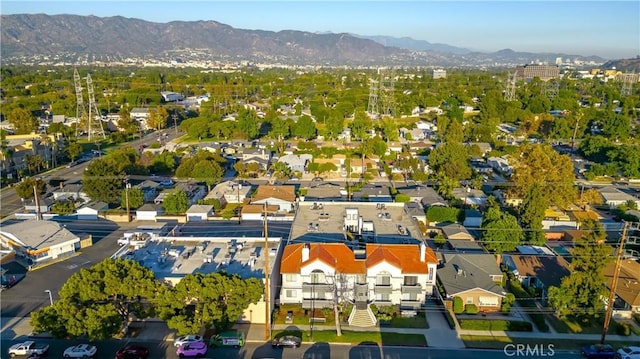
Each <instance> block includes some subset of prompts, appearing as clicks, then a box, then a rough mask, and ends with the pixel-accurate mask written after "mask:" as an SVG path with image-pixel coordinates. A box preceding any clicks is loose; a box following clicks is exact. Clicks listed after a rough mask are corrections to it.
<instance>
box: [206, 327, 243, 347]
mask: <svg viewBox="0 0 640 359" xmlns="http://www.w3.org/2000/svg"><path fill="white" fill-rule="evenodd" d="M243 345H244V334H243V333H242V332H240V331H235V330H230V331H227V332H222V333H220V334H218V335H216V336H213V337H211V340H209V346H212V347H214V348H218V347H225V346H231V347H234V348H239V347H241V346H243Z"/></svg>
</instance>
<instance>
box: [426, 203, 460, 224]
mask: <svg viewBox="0 0 640 359" xmlns="http://www.w3.org/2000/svg"><path fill="white" fill-rule="evenodd" d="M459 216H460V210H459V209H458V208H451V207H442V206H431V207H429V209H427V219H428V220H429V222H457V221H458V218H459Z"/></svg>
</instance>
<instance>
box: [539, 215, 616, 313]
mask: <svg viewBox="0 0 640 359" xmlns="http://www.w3.org/2000/svg"><path fill="white" fill-rule="evenodd" d="M583 229H584V230H585V233H586V234H585V235H584V236H583V237H582V238H580V239H578V240H577V241H576V245H575V247H574V250H573V253H572V258H573V259H572V260H571V264H570V265H569V268H570V269H571V274H570V275H569V276H567V277H565V278H563V279H562V282H561V284H560V287H551V288H549V302H550V303H551V305H552V306H553V307H554V308H555V310H556V313H558V315H560V316H561V317H567V316H569V315H576V316H578V317H582V316H596V317H597V316H599V315H600V313H601V312H602V310H603V309H604V302H603V301H602V298H603V297H605V296H606V292H607V288H606V286H605V284H604V283H605V277H604V273H603V271H604V269H605V268H606V266H607V264H608V263H609V262H610V261H611V260H612V259H613V258H612V253H613V248H612V247H611V246H609V245H606V244H605V243H604V241H605V239H606V233H605V232H604V229H603V228H602V225H600V224H599V223H598V222H596V221H588V222H586V223H583Z"/></svg>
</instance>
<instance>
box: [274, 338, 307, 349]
mask: <svg viewBox="0 0 640 359" xmlns="http://www.w3.org/2000/svg"><path fill="white" fill-rule="evenodd" d="M301 344H302V339H300V338H299V337H296V336H294V335H285V336H284V337H280V338H278V339H274V340H273V341H272V342H271V347H273V348H284V347H289V348H298V347H300V345H301Z"/></svg>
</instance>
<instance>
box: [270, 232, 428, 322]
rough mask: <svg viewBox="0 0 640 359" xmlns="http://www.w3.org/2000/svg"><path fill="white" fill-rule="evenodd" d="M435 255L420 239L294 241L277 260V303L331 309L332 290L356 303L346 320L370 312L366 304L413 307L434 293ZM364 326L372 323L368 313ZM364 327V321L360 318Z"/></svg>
mask: <svg viewBox="0 0 640 359" xmlns="http://www.w3.org/2000/svg"><path fill="white" fill-rule="evenodd" d="M437 262H438V261H437V258H436V256H435V254H434V252H433V251H432V250H431V248H428V247H427V246H426V245H425V244H424V243H422V244H420V245H417V244H373V243H370V244H366V245H357V244H353V245H351V244H347V243H296V244H289V245H287V246H286V247H285V249H284V252H283V255H282V260H281V262H280V274H281V275H282V289H281V291H280V303H283V304H287V303H288V304H301V305H302V307H303V308H311V307H313V308H332V307H333V303H334V295H335V294H336V293H335V291H334V288H335V286H337V288H338V289H337V295H338V298H339V299H340V300H349V301H352V302H354V303H355V308H356V309H355V311H354V312H353V313H351V316H350V318H349V322H350V324H351V325H357V324H353V322H358V319H357V317H358V314H357V313H356V312H357V311H358V310H360V311H361V313H360V314H361V315H363V316H366V315H367V313H368V314H371V312H370V309H369V304H371V303H374V302H375V304H376V305H377V306H381V305H399V306H400V308H401V309H402V308H405V309H410V310H416V309H417V308H419V307H420V306H422V304H423V303H424V301H425V298H426V296H427V295H431V294H432V293H433V290H434V287H435V279H436V266H437ZM370 319H371V321H372V322H373V323H371V321H369V323H368V324H375V317H373V315H372V314H371V317H370ZM361 324H363V325H364V323H362V322H361Z"/></svg>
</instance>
